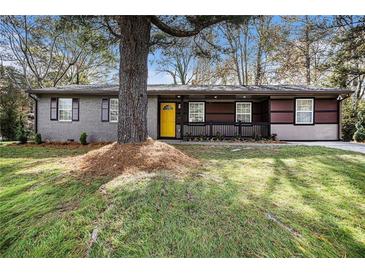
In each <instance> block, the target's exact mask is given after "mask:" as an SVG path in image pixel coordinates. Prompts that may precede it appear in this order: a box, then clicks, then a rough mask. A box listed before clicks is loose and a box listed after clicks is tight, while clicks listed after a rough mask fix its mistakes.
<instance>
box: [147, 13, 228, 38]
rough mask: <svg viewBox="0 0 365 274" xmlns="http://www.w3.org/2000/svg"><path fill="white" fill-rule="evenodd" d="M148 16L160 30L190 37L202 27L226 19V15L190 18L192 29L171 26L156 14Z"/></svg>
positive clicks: (177, 35) (176, 35)
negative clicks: (201, 18) (199, 18)
mask: <svg viewBox="0 0 365 274" xmlns="http://www.w3.org/2000/svg"><path fill="white" fill-rule="evenodd" d="M150 18H151V23H152V24H154V25H155V26H156V27H158V28H159V29H160V30H162V31H163V32H165V33H167V34H170V35H172V36H175V37H190V36H194V35H197V34H198V33H199V32H201V31H202V30H203V29H205V28H207V27H209V26H212V25H214V24H217V23H219V22H222V21H224V20H226V19H227V16H210V17H206V18H205V19H204V20H198V19H197V18H195V20H194V21H192V20H190V21H191V22H192V23H193V24H194V29H193V30H183V29H177V28H174V27H171V26H169V25H168V24H166V23H164V22H163V21H161V20H160V19H159V18H158V16H151V17H150Z"/></svg>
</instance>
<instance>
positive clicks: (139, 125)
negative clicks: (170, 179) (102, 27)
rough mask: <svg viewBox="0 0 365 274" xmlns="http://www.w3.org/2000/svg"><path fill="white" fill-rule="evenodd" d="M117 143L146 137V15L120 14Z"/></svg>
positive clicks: (147, 33)
mask: <svg viewBox="0 0 365 274" xmlns="http://www.w3.org/2000/svg"><path fill="white" fill-rule="evenodd" d="M119 26H120V31H121V35H122V39H121V40H120V55H121V58H120V69H119V83H120V84H119V117H118V143H139V142H143V141H145V140H146V139H147V76H148V66H147V61H148V52H149V42H150V32H151V22H150V18H149V17H147V16H120V17H119Z"/></svg>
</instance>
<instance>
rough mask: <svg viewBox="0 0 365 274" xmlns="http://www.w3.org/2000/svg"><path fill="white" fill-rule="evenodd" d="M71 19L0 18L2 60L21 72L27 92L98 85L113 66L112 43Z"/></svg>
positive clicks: (46, 17) (51, 17) (98, 31)
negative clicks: (67, 85)
mask: <svg viewBox="0 0 365 274" xmlns="http://www.w3.org/2000/svg"><path fill="white" fill-rule="evenodd" d="M71 19H72V17H57V16H4V17H1V18H0V38H1V40H2V48H3V51H2V55H3V56H2V59H3V60H6V61H7V62H12V63H14V64H15V65H17V66H18V67H19V68H21V70H22V72H23V75H24V77H25V79H26V83H27V86H28V88H34V87H37V88H40V87H47V86H57V85H65V84H81V83H83V84H85V83H90V82H92V81H93V80H95V79H98V81H100V79H104V78H105V75H107V74H106V73H105V72H106V71H107V70H108V69H111V68H112V67H113V64H115V54H113V52H112V50H111V49H112V46H111V43H110V42H109V41H108V40H107V39H105V38H104V36H103V35H102V34H101V32H100V30H95V29H93V28H92V27H91V26H90V25H87V24H80V22H78V24H75V23H74V20H71Z"/></svg>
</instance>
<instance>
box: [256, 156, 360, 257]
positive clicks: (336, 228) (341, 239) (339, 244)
mask: <svg viewBox="0 0 365 274" xmlns="http://www.w3.org/2000/svg"><path fill="white" fill-rule="evenodd" d="M323 162H325V163H326V164H327V165H330V164H328V163H329V162H331V161H329V162H328V161H325V160H323ZM332 164H333V162H332ZM296 168H300V167H296ZM358 168H363V167H362V166H361V167H360V166H358ZM336 172H340V170H336ZM275 177H277V178H282V179H285V180H287V181H288V182H289V183H290V186H291V187H292V188H293V189H294V190H295V192H296V194H297V195H300V200H301V203H302V204H303V206H307V207H310V208H312V209H313V210H315V212H316V213H317V214H316V215H319V218H318V217H315V218H311V217H310V216H308V215H307V214H300V213H299V212H300V209H299V208H297V209H294V210H293V209H292V208H290V207H287V208H285V207H283V208H281V207H276V208H275V209H274V210H275V212H276V213H277V214H278V215H279V216H281V218H283V220H284V222H285V221H286V222H290V223H292V224H293V225H295V229H297V230H298V231H300V232H301V233H303V234H306V235H307V236H306V238H307V244H306V248H307V252H308V253H307V254H308V256H315V257H337V256H339V257H347V256H348V257H364V256H365V244H364V243H363V242H360V241H359V240H358V239H356V238H355V237H354V235H353V233H351V231H349V230H348V229H345V228H344V226H343V225H342V224H341V222H342V221H343V220H344V218H346V216H341V213H340V212H337V209H338V207H340V205H341V204H343V203H345V202H346V203H348V205H347V209H346V210H348V211H351V212H349V215H353V214H354V213H355V215H356V216H359V217H361V216H363V212H361V211H359V210H358V208H357V204H356V203H352V202H351V201H348V200H347V197H345V196H340V197H339V198H338V201H336V202H335V203H334V201H332V200H331V199H330V198H331V197H329V199H325V198H324V195H319V194H318V191H317V190H316V189H315V187H314V186H312V185H311V184H310V183H308V182H306V181H305V179H304V178H302V177H298V176H297V175H296V172H294V171H293V169H291V168H289V167H288V166H287V165H286V164H285V163H284V161H283V160H282V159H276V164H275ZM278 181H280V180H274V181H273V182H278ZM319 183H320V184H323V186H324V187H325V189H324V190H322V191H327V190H329V191H331V192H333V191H334V190H333V188H332V185H331V181H321V182H319ZM271 189H274V188H273V187H272V188H271ZM263 199H264V203H270V202H271V203H272V199H271V195H270V193H266V195H264V197H263ZM298 209H299V211H298ZM348 222H351V225H353V226H357V222H358V220H357V219H354V220H348ZM360 222H361V221H360ZM363 233H365V231H363Z"/></svg>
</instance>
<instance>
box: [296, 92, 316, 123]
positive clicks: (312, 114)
mask: <svg viewBox="0 0 365 274" xmlns="http://www.w3.org/2000/svg"><path fill="white" fill-rule="evenodd" d="M300 100H310V101H312V110H311V111H308V110H307V111H303V110H299V111H298V110H297V107H298V101H300ZM298 112H302V113H303V112H305V113H308V112H310V113H311V121H310V122H298ZM295 124H297V125H313V124H314V99H313V98H296V99H295Z"/></svg>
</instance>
